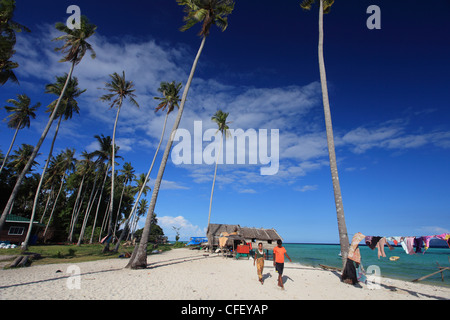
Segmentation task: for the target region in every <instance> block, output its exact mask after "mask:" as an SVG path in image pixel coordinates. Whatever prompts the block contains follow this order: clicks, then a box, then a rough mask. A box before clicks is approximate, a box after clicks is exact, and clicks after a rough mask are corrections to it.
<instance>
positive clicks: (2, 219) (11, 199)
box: [0, 62, 75, 231]
mask: <svg viewBox="0 0 450 320" xmlns="http://www.w3.org/2000/svg"><path fill="white" fill-rule="evenodd" d="M74 68H75V62H73V63H72V67H71V68H70V71H69V74H68V75H67V79H66V83H65V84H64V88H63V90H62V91H61V95H60V96H59V98H58V101H57V102H56V106H55V109H54V110H53V112H52V114H51V116H50V119H49V120H48V122H47V126H46V127H45V129H44V132H42V135H41V137H40V139H39V141H38V143H37V145H36V146H35V147H34V150H33V153H32V154H31V156H30V159H29V160H28V163H27V164H26V165H25V168H24V169H23V170H22V173H21V174H20V175H19V177H18V178H17V181H16V184H15V186H14V189H13V191H12V192H11V195H10V197H9V200H8V203H7V204H6V206H5V208H4V209H3V213H2V215H1V217H0V231H1V230H2V229H3V226H4V225H5V221H6V215H7V214H8V212H9V209H10V208H11V206H12V203H13V202H14V200H15V199H16V196H17V193H18V192H19V187H20V185H21V183H22V181H23V179H24V178H25V175H26V174H27V172H28V171H29V170H30V168H31V165H32V164H33V161H34V159H35V158H36V156H37V154H38V152H39V149H40V148H41V145H42V143H43V142H44V140H45V137H46V136H47V133H48V131H49V130H50V127H51V126H52V123H53V120H54V119H55V116H56V114H57V112H58V110H59V106H60V104H61V100H62V97H63V96H64V94H65V92H66V89H67V85H68V84H69V80H70V79H71V77H72V74H73V69H74Z"/></svg>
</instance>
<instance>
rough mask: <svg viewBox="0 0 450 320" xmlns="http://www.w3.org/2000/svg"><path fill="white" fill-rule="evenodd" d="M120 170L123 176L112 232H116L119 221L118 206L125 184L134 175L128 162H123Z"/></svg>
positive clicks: (120, 204)
mask: <svg viewBox="0 0 450 320" xmlns="http://www.w3.org/2000/svg"><path fill="white" fill-rule="evenodd" d="M120 171H121V172H122V173H123V176H122V177H123V187H122V193H121V195H120V200H119V206H118V208H117V214H116V221H115V223H114V232H113V234H116V227H117V223H118V221H119V215H120V207H121V206H122V199H123V194H124V193H125V189H126V186H127V184H128V182H129V181H131V180H133V179H134V177H135V175H134V172H135V171H134V168H133V166H132V165H131V163H130V162H125V164H124V165H123V168H122V170H120Z"/></svg>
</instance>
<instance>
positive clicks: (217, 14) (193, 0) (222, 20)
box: [127, 0, 234, 269]
mask: <svg viewBox="0 0 450 320" xmlns="http://www.w3.org/2000/svg"><path fill="white" fill-rule="evenodd" d="M177 3H178V4H179V5H181V6H184V11H185V13H186V14H187V15H186V16H185V18H184V21H185V22H186V24H185V25H184V26H183V27H181V29H180V30H181V31H186V30H188V29H190V28H191V27H193V26H194V25H195V24H197V23H198V22H203V24H202V29H201V31H200V33H199V35H200V36H201V37H202V42H201V44H200V48H199V50H198V52H197V56H196V57H195V60H194V63H193V65H192V69H191V73H190V74H189V78H188V81H187V82H186V86H185V87H184V92H183V96H182V98H181V103H180V107H179V108H178V114H177V118H176V119H175V123H174V125H173V128H172V132H171V135H170V139H169V141H168V142H167V145H166V149H165V151H164V155H163V157H162V160H161V165H160V167H159V171H158V175H157V177H156V180H155V187H154V188H153V193H152V198H151V200H150V205H149V208H148V213H147V218H146V221H145V227H144V231H143V232H142V237H141V241H140V242H139V245H138V246H136V247H135V248H134V251H133V254H132V256H131V258H130V262H129V263H128V265H127V267H128V268H132V269H141V268H146V267H147V244H148V237H149V235H150V228H151V224H152V216H153V214H154V211H155V206H156V200H157V198H158V193H159V189H160V186H161V182H162V178H163V175H164V170H165V168H166V164H167V159H168V158H169V153H170V149H171V148H172V144H173V137H174V134H175V133H176V130H177V129H178V126H179V124H180V121H181V117H182V115H183V110H184V105H185V103H186V98H187V95H188V92H189V88H190V87H191V83H192V79H193V78H194V73H195V69H196V68H197V63H198V60H199V59H200V55H201V53H202V51H203V47H204V45H205V41H206V38H207V37H208V35H209V32H210V28H211V26H212V25H213V24H215V25H217V26H218V27H219V28H220V29H221V30H222V31H225V30H226V28H227V26H228V18H227V17H228V15H230V14H231V13H232V12H233V9H234V1H233V0H177Z"/></svg>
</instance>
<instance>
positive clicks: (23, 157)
mask: <svg viewBox="0 0 450 320" xmlns="http://www.w3.org/2000/svg"><path fill="white" fill-rule="evenodd" d="M32 153H33V146H32V145H29V144H25V143H23V144H22V146H21V147H19V149H18V150H14V154H13V155H12V156H11V161H10V163H9V166H10V167H11V168H12V169H13V170H14V171H15V172H16V174H15V175H18V174H19V172H23V170H24V168H25V166H26V165H27V163H28V162H29V161H30V158H31V155H32ZM37 165H38V163H37V162H36V161H34V160H33V162H32V164H31V167H30V169H29V171H33V167H34V166H37ZM26 173H28V171H27V172H26Z"/></svg>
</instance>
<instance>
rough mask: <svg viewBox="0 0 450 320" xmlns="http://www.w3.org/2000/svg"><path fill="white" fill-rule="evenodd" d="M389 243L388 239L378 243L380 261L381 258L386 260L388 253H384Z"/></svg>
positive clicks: (382, 239)
mask: <svg viewBox="0 0 450 320" xmlns="http://www.w3.org/2000/svg"><path fill="white" fill-rule="evenodd" d="M386 243H387V241H386V238H381V239H380V241H378V243H377V249H378V259H380V257H383V258H386V253H384V245H385V244H386Z"/></svg>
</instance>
